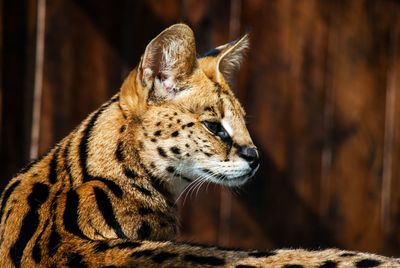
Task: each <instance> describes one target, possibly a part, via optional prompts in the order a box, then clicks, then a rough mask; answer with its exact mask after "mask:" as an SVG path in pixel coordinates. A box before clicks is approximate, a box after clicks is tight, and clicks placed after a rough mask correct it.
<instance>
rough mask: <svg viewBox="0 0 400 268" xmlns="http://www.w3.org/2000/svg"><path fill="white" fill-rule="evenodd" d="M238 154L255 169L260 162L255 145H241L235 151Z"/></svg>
mask: <svg viewBox="0 0 400 268" xmlns="http://www.w3.org/2000/svg"><path fill="white" fill-rule="evenodd" d="M237 153H238V155H239V156H240V157H241V158H243V159H245V160H246V161H247V162H249V165H250V167H251V168H252V169H255V168H257V167H258V165H259V164H260V156H259V154H258V150H257V148H256V147H246V146H241V147H239V148H238V151H237Z"/></svg>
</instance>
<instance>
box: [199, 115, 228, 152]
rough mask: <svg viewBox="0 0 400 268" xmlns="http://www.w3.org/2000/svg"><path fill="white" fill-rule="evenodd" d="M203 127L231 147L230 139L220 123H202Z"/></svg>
mask: <svg viewBox="0 0 400 268" xmlns="http://www.w3.org/2000/svg"><path fill="white" fill-rule="evenodd" d="M203 124H204V126H205V127H206V128H207V129H208V130H209V131H210V132H211V133H213V134H214V135H216V136H218V137H219V138H220V139H221V140H222V141H223V142H225V143H226V144H228V145H229V146H232V139H231V136H229V133H228V132H227V131H226V130H225V128H224V127H223V126H222V124H221V123H220V122H212V121H203Z"/></svg>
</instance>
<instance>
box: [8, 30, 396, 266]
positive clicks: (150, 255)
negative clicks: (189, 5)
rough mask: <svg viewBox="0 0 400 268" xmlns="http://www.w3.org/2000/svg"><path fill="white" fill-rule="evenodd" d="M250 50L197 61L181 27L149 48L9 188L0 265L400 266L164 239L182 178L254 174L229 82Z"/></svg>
mask: <svg viewBox="0 0 400 268" xmlns="http://www.w3.org/2000/svg"><path fill="white" fill-rule="evenodd" d="M247 46H248V39H247V37H244V38H242V39H241V40H239V41H238V42H236V43H232V44H228V45H225V46H223V47H220V48H218V49H217V51H216V52H218V53H214V55H211V56H206V57H203V58H201V59H196V58H195V55H196V50H195V43H194V36H193V33H192V31H191V29H190V28H189V27H188V26H186V25H183V24H177V25H174V26H172V27H170V28H168V29H166V30H165V31H164V32H162V33H161V34H160V35H159V36H158V37H156V38H155V39H153V41H151V42H150V44H149V46H148V47H147V48H146V51H145V54H144V56H143V57H142V61H141V62H140V63H139V65H138V67H137V68H136V69H134V70H133V71H132V72H131V73H130V74H129V76H128V77H127V78H126V80H125V81H124V83H123V85H122V87H121V90H120V93H118V94H117V95H115V96H114V97H113V98H112V99H111V100H110V101H108V102H107V103H105V104H104V105H103V106H102V107H100V109H99V110H97V111H95V112H94V113H93V114H91V115H89V117H88V118H87V119H86V120H84V121H83V122H82V124H81V125H80V126H78V127H77V128H76V129H75V130H74V131H73V132H72V133H71V134H70V135H69V136H67V137H66V138H65V139H63V140H62V141H61V142H60V143H58V144H57V145H56V146H55V147H54V148H53V149H51V150H50V151H49V152H48V153H47V154H46V155H45V156H44V157H43V158H42V159H39V160H37V161H35V162H33V163H32V164H31V165H30V166H28V167H27V168H25V169H24V170H22V171H21V172H20V173H19V174H17V175H16V176H15V177H14V178H13V179H12V180H11V182H10V183H9V185H8V186H7V187H6V189H5V190H4V192H3V194H2V200H1V203H0V205H1V207H0V209H1V211H0V213H1V225H0V256H2V258H1V259H0V266H1V267H12V266H17V267H19V266H23V267H32V266H42V267H48V266H57V267H63V266H69V267H100V266H106V265H113V266H123V267H127V266H132V267H155V266H156V267H158V266H163V267H171V266H174V267H193V266H226V267H235V266H236V267H240V265H247V266H242V267H249V266H254V267H285V265H291V264H292V265H293V264H297V265H303V266H304V267H349V266H356V265H358V266H362V265H378V264H379V265H380V266H379V267H395V266H397V267H399V266H400V263H399V260H398V259H391V258H386V257H382V256H377V255H373V254H366V253H357V252H345V251H340V250H336V249H328V250H320V251H305V250H301V249H299V250H290V249H288V250H283V249H282V250H275V251H269V252H260V251H250V252H246V251H238V250H225V249H220V248H214V247H205V246H196V245H190V244H179V243H174V242H171V241H166V240H171V239H173V238H174V235H175V233H176V231H177V225H178V224H177V216H176V207H175V201H176V199H177V197H178V195H179V194H180V193H182V190H183V189H184V188H185V187H187V186H188V185H189V183H190V181H194V180H196V179H197V180H203V181H213V182H216V183H220V184H225V185H228V186H229V185H241V184H243V183H245V182H246V180H247V179H248V178H249V177H251V176H252V175H253V174H254V172H255V171H256V167H255V166H254V165H253V167H251V168H250V164H249V163H250V162H249V160H244V159H243V157H240V156H239V150H240V148H252V147H254V145H253V143H252V140H251V138H250V135H249V133H248V131H247V128H246V125H245V121H244V111H243V109H242V107H241V106H240V104H239V102H238V101H237V99H236V98H235V96H234V95H233V93H232V92H231V90H230V88H229V86H228V84H227V83H226V82H225V80H226V78H227V77H228V76H229V75H231V70H232V68H231V67H235V68H237V67H238V64H239V63H240V61H241V58H242V55H243V51H244V50H245V48H246V47H247ZM207 122H217V123H221V125H222V126H223V128H224V129H225V132H228V133H229V134H230V138H229V139H228V140H224V139H223V138H222V137H221V136H218V135H219V134H218V135H217V134H215V133H213V131H212V129H210V128H209V127H207V124H206V123H207ZM161 241H164V242H161ZM323 265H325V266H323ZM328 265H331V266H328ZM332 265H334V266H332ZM288 267H289V266H288Z"/></svg>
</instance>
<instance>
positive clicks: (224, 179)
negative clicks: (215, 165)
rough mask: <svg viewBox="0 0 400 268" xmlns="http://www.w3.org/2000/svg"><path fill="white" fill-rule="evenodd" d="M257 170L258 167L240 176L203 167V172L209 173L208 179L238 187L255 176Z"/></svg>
mask: <svg viewBox="0 0 400 268" xmlns="http://www.w3.org/2000/svg"><path fill="white" fill-rule="evenodd" d="M257 170H258V167H257V168H256V169H252V170H251V171H250V172H247V173H245V174H243V175H238V176H228V175H226V174H221V173H218V172H212V171H211V170H209V169H206V168H203V169H202V172H204V173H206V174H207V175H208V180H210V181H212V182H214V183H217V184H222V185H225V186H229V187H236V186H241V185H243V184H245V183H246V182H247V181H248V180H249V179H250V178H251V177H253V176H254V174H255V173H256V172H257Z"/></svg>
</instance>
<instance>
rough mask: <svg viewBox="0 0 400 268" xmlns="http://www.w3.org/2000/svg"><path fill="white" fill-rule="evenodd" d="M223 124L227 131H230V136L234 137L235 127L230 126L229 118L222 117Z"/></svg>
mask: <svg viewBox="0 0 400 268" xmlns="http://www.w3.org/2000/svg"><path fill="white" fill-rule="evenodd" d="M221 124H222V126H223V127H224V128H225V130H226V132H228V134H229V136H231V137H232V135H233V129H232V127H231V126H230V124H229V123H228V122H227V120H225V119H222V121H221Z"/></svg>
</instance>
